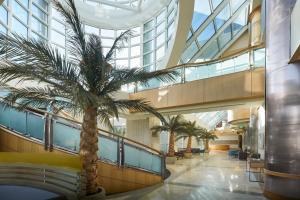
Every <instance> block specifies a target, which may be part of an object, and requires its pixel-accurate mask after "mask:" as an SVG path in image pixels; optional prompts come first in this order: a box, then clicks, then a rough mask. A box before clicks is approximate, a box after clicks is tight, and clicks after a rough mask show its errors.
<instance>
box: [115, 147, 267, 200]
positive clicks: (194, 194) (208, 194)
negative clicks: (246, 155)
mask: <svg viewBox="0 0 300 200" xmlns="http://www.w3.org/2000/svg"><path fill="white" fill-rule="evenodd" d="M167 168H168V169H169V170H170V171H171V173H172V174H171V176H170V177H169V178H168V179H167V180H165V183H164V184H163V185H161V186H159V187H155V188H150V189H148V190H141V192H133V193H132V192H131V193H128V194H126V195H123V196H122V195H121V196H118V197H114V198H113V199H118V200H125V199H126V200H127V199H141V200H163V199H167V200H189V199H191V200H193V199H197V200H208V199H209V200H215V199H224V200H232V199H237V200H256V199H257V200H261V199H265V198H264V197H263V195H262V185H261V184H259V183H257V182H249V180H248V173H246V162H245V161H239V160H238V159H235V158H228V156H227V154H226V152H216V151H215V152H210V154H209V155H205V156H200V155H197V156H195V155H194V156H193V158H192V159H182V160H178V161H177V162H176V164H174V165H168V166H167Z"/></svg>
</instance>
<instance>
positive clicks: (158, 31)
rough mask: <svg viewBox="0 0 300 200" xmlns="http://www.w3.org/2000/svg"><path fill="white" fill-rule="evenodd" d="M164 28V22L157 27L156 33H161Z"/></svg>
mask: <svg viewBox="0 0 300 200" xmlns="http://www.w3.org/2000/svg"><path fill="white" fill-rule="evenodd" d="M165 27H166V22H163V23H161V24H160V25H158V27H157V28H156V33H160V32H162V31H164V30H165Z"/></svg>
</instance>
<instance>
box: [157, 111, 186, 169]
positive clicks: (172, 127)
mask: <svg viewBox="0 0 300 200" xmlns="http://www.w3.org/2000/svg"><path fill="white" fill-rule="evenodd" d="M184 130H185V120H184V119H183V116H182V115H177V116H174V117H168V118H167V119H166V120H165V121H163V122H162V125H158V126H153V127H152V128H151V131H152V133H153V134H157V133H159V132H163V131H167V132H169V134H170V137H169V147H168V153H167V157H166V163H167V164H174V163H175V161H176V159H177V158H176V157H175V149H174V147H175V134H177V133H180V132H183V131H184Z"/></svg>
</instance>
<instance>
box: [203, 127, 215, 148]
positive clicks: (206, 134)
mask: <svg viewBox="0 0 300 200" xmlns="http://www.w3.org/2000/svg"><path fill="white" fill-rule="evenodd" d="M199 138H200V139H202V140H203V141H204V144H205V150H206V151H208V150H209V140H215V139H217V138H218V136H216V135H215V134H214V133H213V132H212V131H208V130H207V129H202V130H201V133H200V136H199Z"/></svg>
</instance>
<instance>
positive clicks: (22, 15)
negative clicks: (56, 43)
mask: <svg viewBox="0 0 300 200" xmlns="http://www.w3.org/2000/svg"><path fill="white" fill-rule="evenodd" d="M8 10H10V12H11V14H10V13H8ZM47 22H48V3H47V2H46V1H44V0H10V1H8V0H5V1H4V2H3V4H2V5H1V6H0V31H1V32H3V33H8V32H15V33H17V34H19V35H22V36H23V37H25V38H27V37H33V38H36V39H41V40H45V41H47V39H48V23H47Z"/></svg>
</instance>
